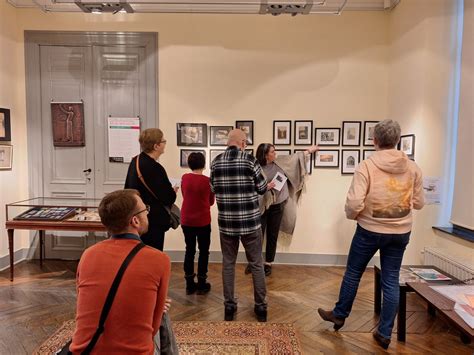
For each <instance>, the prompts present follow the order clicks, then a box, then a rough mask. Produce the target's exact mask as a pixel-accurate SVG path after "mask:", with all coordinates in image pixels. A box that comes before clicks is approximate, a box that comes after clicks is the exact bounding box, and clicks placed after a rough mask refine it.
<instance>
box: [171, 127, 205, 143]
mask: <svg viewBox="0 0 474 355" xmlns="http://www.w3.org/2000/svg"><path fill="white" fill-rule="evenodd" d="M176 133H177V140H176V141H177V143H178V146H192V147H206V146H207V124H205V123H177V124H176Z"/></svg>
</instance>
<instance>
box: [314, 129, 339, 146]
mask: <svg viewBox="0 0 474 355" xmlns="http://www.w3.org/2000/svg"><path fill="white" fill-rule="evenodd" d="M314 132H315V133H314V134H315V136H316V145H319V146H338V145H339V144H340V143H339V142H340V141H339V139H340V137H341V129H340V128H316V129H315V130H314Z"/></svg>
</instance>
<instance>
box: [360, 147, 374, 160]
mask: <svg viewBox="0 0 474 355" xmlns="http://www.w3.org/2000/svg"><path fill="white" fill-rule="evenodd" d="M374 153H375V149H364V151H363V156H362V159H363V160H367V159H369V158H370V156H371V155H372V154H374Z"/></svg>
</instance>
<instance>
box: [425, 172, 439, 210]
mask: <svg viewBox="0 0 474 355" xmlns="http://www.w3.org/2000/svg"><path fill="white" fill-rule="evenodd" d="M423 191H424V192H425V203H426V204H427V205H439V204H440V203H441V184H440V180H439V178H438V177H429V176H427V177H424V178H423Z"/></svg>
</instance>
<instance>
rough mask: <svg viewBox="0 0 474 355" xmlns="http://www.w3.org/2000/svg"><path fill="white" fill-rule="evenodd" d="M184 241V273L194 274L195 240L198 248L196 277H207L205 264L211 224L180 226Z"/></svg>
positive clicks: (207, 257) (206, 264)
mask: <svg viewBox="0 0 474 355" xmlns="http://www.w3.org/2000/svg"><path fill="white" fill-rule="evenodd" d="M181 228H182V229H183V233H184V241H185V243H186V253H185V254H184V274H185V275H187V276H190V275H194V256H195V255H196V241H197V245H198V248H199V258H198V270H197V271H198V272H197V275H198V277H202V278H206V277H207V266H208V264H209V246H210V245H211V225H210V224H209V225H207V226H204V227H188V226H181Z"/></svg>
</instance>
